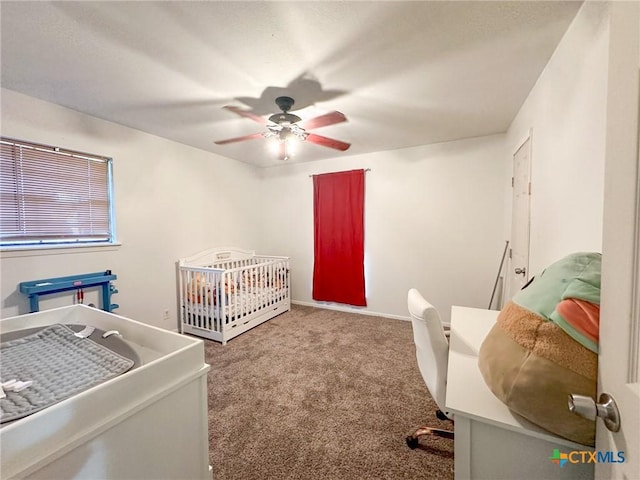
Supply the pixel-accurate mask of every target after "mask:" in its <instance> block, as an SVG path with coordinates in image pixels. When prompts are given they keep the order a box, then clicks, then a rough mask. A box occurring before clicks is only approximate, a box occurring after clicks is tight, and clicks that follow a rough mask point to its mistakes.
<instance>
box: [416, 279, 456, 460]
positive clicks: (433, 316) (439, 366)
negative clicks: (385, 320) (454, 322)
mask: <svg viewBox="0 0 640 480" xmlns="http://www.w3.org/2000/svg"><path fill="white" fill-rule="evenodd" d="M407 304H408V307H409V314H410V315H411V325H412V327H413V340H414V342H415V344H416V357H417V359H418V368H419V369H420V373H421V374H422V378H423V379H424V382H425V383H426V385H427V389H428V390H429V393H431V396H432V397H433V399H434V400H435V402H436V404H437V406H438V409H439V410H438V411H437V412H436V416H437V417H438V418H439V419H440V420H451V421H453V414H451V413H449V412H447V410H446V408H445V395H446V388H447V365H448V363H449V340H448V339H447V335H446V333H445V328H444V325H443V324H442V321H441V320H440V315H439V314H438V311H437V310H436V309H435V307H434V306H433V305H431V304H430V303H429V302H427V301H426V300H425V299H424V297H423V296H422V295H421V294H420V292H418V290H416V289H415V288H412V289H411V290H409V293H408V295H407ZM425 435H432V436H438V437H444V438H450V439H453V432H452V431H450V430H443V429H439V428H432V427H428V426H424V427H420V428H418V429H417V430H416V431H415V432H414V433H413V434H411V435H409V436H408V437H407V438H406V441H407V445H408V446H409V447H410V448H412V449H413V448H420V447H421V445H420V437H422V436H425Z"/></svg>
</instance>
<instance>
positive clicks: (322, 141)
mask: <svg viewBox="0 0 640 480" xmlns="http://www.w3.org/2000/svg"><path fill="white" fill-rule="evenodd" d="M306 141H307V142H311V143H315V144H316V145H322V146H323V147H329V148H335V149H336V150H342V151H343V152H344V151H345V150H347V149H348V148H349V147H350V146H351V144H350V143H346V142H341V141H340V140H336V139H334V138H328V137H323V136H322V135H316V134H315V133H309V134H307V138H306Z"/></svg>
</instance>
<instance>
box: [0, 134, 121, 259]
mask: <svg viewBox="0 0 640 480" xmlns="http://www.w3.org/2000/svg"><path fill="white" fill-rule="evenodd" d="M111 184H112V174H111V159H110V158H107V157H102V156H98V155H91V154H86V153H81V152H74V151H70V150H63V149H61V148H58V147H51V146H46V145H37V144H33V143H27V142H22V141H18V140H12V139H9V138H5V137H2V138H0V246H2V247H7V246H36V245H39V246H43V245H52V246H53V245H87V244H89V245H90V244H96V243H113V242H114V241H115V226H114V222H113V210H112V207H113V205H112V188H111V187H112V185H111Z"/></svg>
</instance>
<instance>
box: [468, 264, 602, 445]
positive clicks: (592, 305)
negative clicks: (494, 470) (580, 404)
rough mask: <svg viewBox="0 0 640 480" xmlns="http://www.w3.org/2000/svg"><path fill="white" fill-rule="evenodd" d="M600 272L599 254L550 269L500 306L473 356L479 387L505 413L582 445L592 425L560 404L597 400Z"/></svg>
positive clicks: (592, 432) (588, 440)
mask: <svg viewBox="0 0 640 480" xmlns="http://www.w3.org/2000/svg"><path fill="white" fill-rule="evenodd" d="M600 271H601V255H600V254H599V253H575V254H572V255H569V256H567V257H565V258H563V259H561V260H559V261H558V262H556V263H554V264H552V265H551V266H549V267H548V268H547V269H545V270H544V271H543V272H542V274H541V275H539V276H536V277H535V278H534V279H533V280H532V281H531V282H529V284H528V285H527V286H525V288H523V289H522V290H520V292H518V293H517V294H516V295H515V296H514V297H513V298H512V300H511V301H509V302H508V303H507V304H506V305H505V307H504V308H503V309H502V311H501V312H500V314H499V315H498V319H497V322H496V324H495V325H494V326H493V328H492V329H491V331H490V332H489V334H488V335H487V337H486V338H485V340H484V342H483V344H482V346H481V348H480V353H479V359H478V364H479V367H480V371H481V373H482V375H483V377H484V380H485V382H486V383H487V385H488V386H489V388H490V389H491V391H492V392H493V393H494V394H495V395H496V396H497V397H498V398H499V399H500V400H502V401H503V402H504V403H505V404H506V405H507V406H508V407H509V408H510V409H511V410H513V411H514V412H516V413H518V414H519V415H521V416H523V417H525V418H526V419H528V420H529V421H531V422H532V423H534V424H536V425H538V426H540V427H542V428H544V429H545V430H548V431H549V432H552V433H555V434H556V435H559V436H561V437H563V438H566V439H569V440H572V441H575V442H578V443H581V444H583V445H588V446H593V445H594V442H595V422H593V421H590V420H587V419H584V418H582V417H579V416H577V415H575V414H574V413H571V412H570V411H569V408H568V404H567V400H568V396H569V394H572V393H573V394H579V395H586V396H589V397H592V398H594V399H595V396H596V382H597V372H598V370H597V369H598V326H599V319H600Z"/></svg>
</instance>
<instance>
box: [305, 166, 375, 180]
mask: <svg viewBox="0 0 640 480" xmlns="http://www.w3.org/2000/svg"><path fill="white" fill-rule="evenodd" d="M364 171H365V173H366V172H370V171H371V169H370V168H365V169H364ZM332 173H336V172H332ZM337 173H339V172H337ZM318 175H324V174H322V173H319V174H318ZM311 177H315V175H309V178H311Z"/></svg>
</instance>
